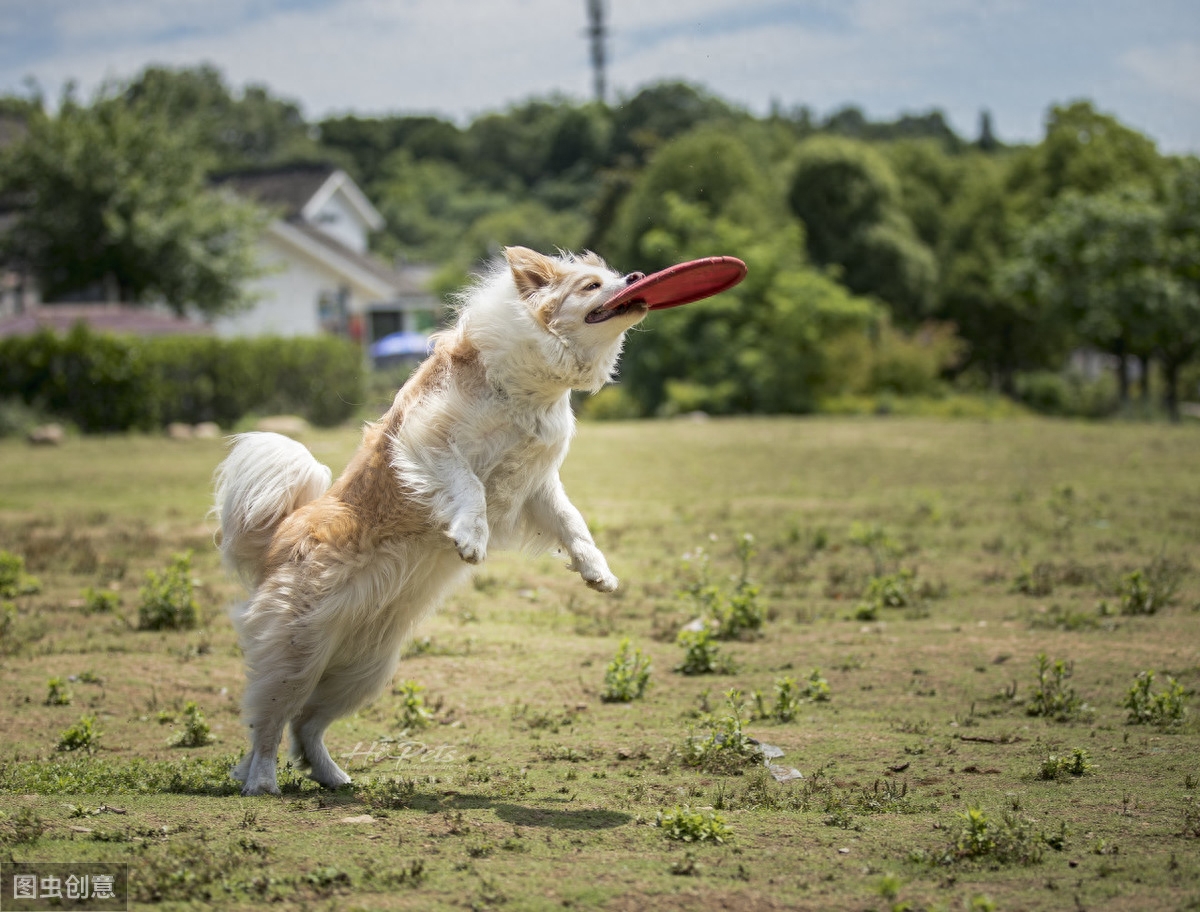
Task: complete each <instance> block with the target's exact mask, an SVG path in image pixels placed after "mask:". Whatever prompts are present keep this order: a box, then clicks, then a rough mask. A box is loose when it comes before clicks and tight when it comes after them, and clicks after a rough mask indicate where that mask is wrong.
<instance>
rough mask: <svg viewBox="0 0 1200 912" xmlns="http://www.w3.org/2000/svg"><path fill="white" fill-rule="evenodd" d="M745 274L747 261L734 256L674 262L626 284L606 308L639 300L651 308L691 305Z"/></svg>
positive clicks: (718, 291) (733, 283) (724, 287)
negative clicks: (630, 283) (659, 270)
mask: <svg viewBox="0 0 1200 912" xmlns="http://www.w3.org/2000/svg"><path fill="white" fill-rule="evenodd" d="M745 277H746V264H745V263H743V262H742V261H741V260H739V259H738V258H737V257H731V256H715V257H705V258H704V259H702V260H689V261H688V262H686V263H677V264H676V265H674V266H669V267H667V268H666V269H664V270H662V271H661V272H655V273H652V274H651V275H648V276H646V277H645V278H644V279H638V280H637V281H636V282H634V283H633V284H632V285H627V286H626V287H625V288H624V289H622V290H621V291H620V292H618V293H617V295H616V296H615V297H613V298H612V299H611V300H610V301H609V302H608V303H607V304H605V305H604V309H605V310H611V309H612V308H614V307H620V306H621V305H622V304H632V303H634V302H641V303H642V304H645V305H646V306H647V307H648V308H649V309H650V310H663V309H664V308H667V307H678V306H679V305H681V304H691V303H692V302H693V301H700V300H702V299H704V298H711V297H712V296H713V295H715V294H720V293H721V292H722V291H727V290H728V289H730V288H732V287H733V286H734V285H736V284H737V283H738V282H740V281H741V280H742V279H744V278H745Z"/></svg>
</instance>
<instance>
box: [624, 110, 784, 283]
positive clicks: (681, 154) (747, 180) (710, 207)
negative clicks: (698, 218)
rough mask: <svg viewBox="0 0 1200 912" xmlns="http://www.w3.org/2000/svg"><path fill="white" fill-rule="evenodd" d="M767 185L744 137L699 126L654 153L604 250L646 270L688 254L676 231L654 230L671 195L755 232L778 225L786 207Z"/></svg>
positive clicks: (664, 217)
mask: <svg viewBox="0 0 1200 912" xmlns="http://www.w3.org/2000/svg"><path fill="white" fill-rule="evenodd" d="M769 191H770V186H769V184H768V183H767V182H766V181H765V180H764V178H763V175H762V169H761V168H760V166H759V164H758V162H757V161H756V160H755V158H754V157H753V155H752V154H751V153H750V150H749V149H748V148H747V147H746V146H745V144H743V143H742V142H741V140H739V139H738V138H737V137H734V136H731V135H729V133H728V132H727V131H720V130H716V129H713V128H711V127H701V128H700V129H697V130H695V131H694V132H692V133H687V134H684V135H683V136H680V137H677V138H676V139H674V140H672V141H671V142H669V143H667V144H666V145H665V146H663V147H662V148H661V149H660V150H659V151H658V152H657V154H655V156H654V158H653V159H652V160H651V162H650V164H649V165H647V166H646V168H645V170H644V171H642V173H641V174H640V175H639V176H638V178H637V180H636V182H635V184H634V186H633V189H632V190H631V192H630V193H629V194H628V195H627V196H626V198H625V200H624V202H623V204H622V206H621V211H620V213H619V215H618V216H617V219H616V224H615V226H614V229H613V231H612V232H611V235H610V238H609V239H608V243H607V244H606V245H605V250H604V252H605V253H607V254H608V255H609V256H610V258H611V259H612V260H614V262H617V263H618V264H620V265H621V266H622V268H627V269H639V270H641V271H643V272H647V273H649V272H654V271H656V270H658V269H663V268H665V267H667V266H670V265H672V264H674V263H678V262H679V261H680V260H681V259H682V258H684V257H683V251H682V249H681V247H680V246H679V245H678V243H677V238H678V237H679V236H678V234H677V233H675V232H671V231H667V232H661V231H657V230H656V229H657V228H659V227H661V226H662V224H663V223H664V221H665V220H667V219H668V218H669V212H668V207H667V204H666V201H667V199H668V198H669V197H673V198H675V199H677V200H679V201H682V202H684V203H689V204H694V205H696V206H699V207H700V210H701V211H703V212H705V213H707V214H708V216H709V217H710V218H717V217H723V218H725V219H726V220H728V221H730V222H731V223H733V224H738V225H742V226H746V227H751V228H753V230H754V234H761V233H767V232H770V231H772V230H775V229H778V228H779V227H780V225H781V223H782V222H783V221H784V217H785V213H784V212H783V211H782V210H781V208H780V207H779V205H778V203H776V202H774V201H773V199H772V194H771V193H770V192H769ZM719 252H722V251H719V250H709V251H707V253H705V254H704V255H712V254H713V253H719ZM696 255H697V256H699V255H701V254H696Z"/></svg>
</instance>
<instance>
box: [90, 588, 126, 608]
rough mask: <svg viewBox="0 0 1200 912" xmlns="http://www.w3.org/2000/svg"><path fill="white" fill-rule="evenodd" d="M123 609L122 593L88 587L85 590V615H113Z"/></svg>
mask: <svg viewBox="0 0 1200 912" xmlns="http://www.w3.org/2000/svg"><path fill="white" fill-rule="evenodd" d="M120 607H121V596H120V593H117V592H110V591H109V590H107V589H94V588H92V587H91V586H88V587H87V588H86V589H84V590H83V613H84V614H113V613H114V612H116V611H117V609H119V608H120Z"/></svg>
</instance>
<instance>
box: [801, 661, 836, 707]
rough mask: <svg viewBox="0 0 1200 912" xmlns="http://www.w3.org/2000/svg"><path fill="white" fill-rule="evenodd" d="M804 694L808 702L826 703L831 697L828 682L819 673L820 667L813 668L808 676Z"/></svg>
mask: <svg viewBox="0 0 1200 912" xmlns="http://www.w3.org/2000/svg"><path fill="white" fill-rule="evenodd" d="M804 696H805V697H807V698H808V701H809V702H810V703H827V702H829V700H831V699H832V698H833V694H832V692H831V691H830V689H829V682H828V681H826V680H825V676H824V675H823V674H821V669H819V668H814V669H813V670H812V674H810V675H809V676H808V682H807V683H806V684H805V685H804Z"/></svg>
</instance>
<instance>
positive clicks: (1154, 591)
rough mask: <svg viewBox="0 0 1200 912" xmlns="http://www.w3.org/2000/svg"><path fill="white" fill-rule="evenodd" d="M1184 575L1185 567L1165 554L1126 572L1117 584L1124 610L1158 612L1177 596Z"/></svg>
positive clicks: (1123, 611)
mask: <svg viewBox="0 0 1200 912" xmlns="http://www.w3.org/2000/svg"><path fill="white" fill-rule="evenodd" d="M1182 577H1183V567H1182V566H1181V565H1179V564H1177V563H1175V562H1174V561H1170V560H1167V559H1165V558H1159V559H1157V560H1155V561H1153V562H1152V563H1151V564H1150V565H1149V566H1148V567H1146V568H1145V569H1139V570H1134V571H1132V572H1131V573H1127V574H1125V575H1124V576H1122V577H1121V579H1120V582H1119V583H1118V585H1117V595H1118V596H1119V597H1120V599H1121V613H1122V614H1157V613H1158V612H1159V611H1160V610H1161V609H1163V608H1166V607H1167V606H1168V605H1170V604H1171V603H1172V602H1173V601H1174V600H1175V595H1176V593H1177V592H1178V591H1179V584H1180V582H1181V580H1182Z"/></svg>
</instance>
